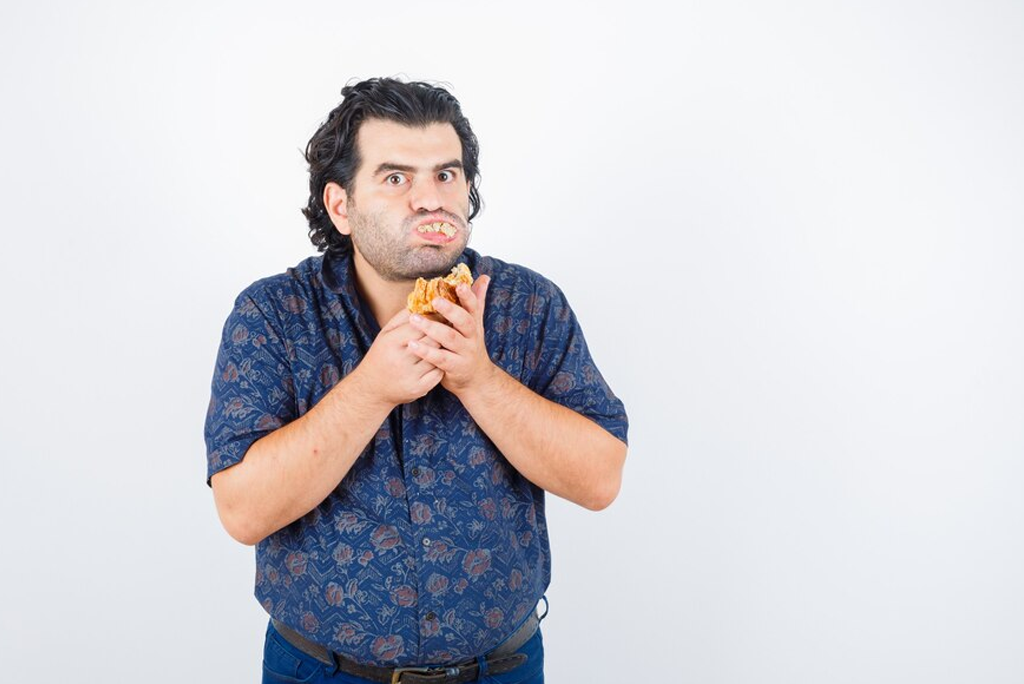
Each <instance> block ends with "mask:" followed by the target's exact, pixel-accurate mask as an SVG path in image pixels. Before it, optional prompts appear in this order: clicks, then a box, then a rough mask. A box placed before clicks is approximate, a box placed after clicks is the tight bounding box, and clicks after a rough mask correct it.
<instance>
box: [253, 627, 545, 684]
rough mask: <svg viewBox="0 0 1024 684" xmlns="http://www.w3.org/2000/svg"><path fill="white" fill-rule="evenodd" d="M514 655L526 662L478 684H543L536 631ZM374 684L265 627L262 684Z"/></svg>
mask: <svg viewBox="0 0 1024 684" xmlns="http://www.w3.org/2000/svg"><path fill="white" fill-rule="evenodd" d="M517 653H523V654H525V655H526V657H527V661H526V662H525V663H523V664H522V665H520V666H519V667H517V668H516V669H514V670H512V671H511V672H506V673H504V674H500V675H491V674H487V675H483V676H482V677H481V678H480V679H479V680H478V681H480V682H482V683H485V684H486V683H491V684H544V641H543V639H542V638H541V635H540V628H538V629H537V633H536V634H534V635H533V636H532V637H531V638H530V640H529V641H527V642H526V643H525V644H523V646H522V648H520V649H519V650H518V651H517ZM320 682H324V683H331V684H375V682H372V681H371V680H369V679H362V678H361V677H355V676H353V675H350V674H346V673H344V672H340V671H339V672H334V668H333V667H331V666H330V665H325V664H323V663H322V662H320V661H319V660H317V659H316V658H314V657H312V656H309V655H306V654H305V653H303V652H302V651H300V650H299V649H297V648H295V647H294V646H292V645H291V644H289V643H288V642H287V641H286V640H285V638H284V637H283V636H281V635H280V634H279V633H278V632H277V630H276V629H274V627H273V625H269V624H268V625H267V640H266V643H265V644H264V646H263V684H300V683H301V684H319V683H320Z"/></svg>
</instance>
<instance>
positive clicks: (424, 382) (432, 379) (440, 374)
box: [420, 368, 444, 393]
mask: <svg viewBox="0 0 1024 684" xmlns="http://www.w3.org/2000/svg"><path fill="white" fill-rule="evenodd" d="M443 379H444V371H443V370H441V369H440V368H434V369H433V370H430V371H427V372H426V373H424V374H423V376H422V377H421V378H420V386H421V387H423V388H424V393H426V392H428V391H430V390H431V389H433V388H434V386H435V385H437V383H439V382H441V380H443Z"/></svg>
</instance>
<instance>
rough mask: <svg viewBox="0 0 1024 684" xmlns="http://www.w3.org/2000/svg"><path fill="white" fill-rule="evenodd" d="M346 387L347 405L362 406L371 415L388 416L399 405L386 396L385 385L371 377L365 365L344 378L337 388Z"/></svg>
mask: <svg viewBox="0 0 1024 684" xmlns="http://www.w3.org/2000/svg"><path fill="white" fill-rule="evenodd" d="M341 386H344V393H345V395H346V397H347V401H346V403H348V404H349V405H350V406H351V405H355V406H361V407H363V408H364V409H365V410H366V411H367V412H370V413H383V414H384V415H387V414H389V413H391V411H392V409H394V408H395V407H396V406H398V403H397V402H395V401H392V400H391V399H390V398H389V397H387V396H385V394H384V389H385V387H384V383H381V382H377V381H376V380H375V379H374V378H372V377H369V374H368V373H367V371H366V369H365V368H363V364H359V365H358V366H356V367H355V368H353V369H352V371H351V372H350V373H349V374H348V375H346V376H345V377H344V378H342V380H341V382H340V383H338V385H337V386H336V387H341Z"/></svg>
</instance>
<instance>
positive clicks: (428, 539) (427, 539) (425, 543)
mask: <svg viewBox="0 0 1024 684" xmlns="http://www.w3.org/2000/svg"><path fill="white" fill-rule="evenodd" d="M423 545H424V546H430V537H424V538H423Z"/></svg>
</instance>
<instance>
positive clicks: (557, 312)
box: [528, 281, 629, 444]
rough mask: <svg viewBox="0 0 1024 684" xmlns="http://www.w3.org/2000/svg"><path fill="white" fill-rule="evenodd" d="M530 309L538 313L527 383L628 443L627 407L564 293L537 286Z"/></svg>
mask: <svg viewBox="0 0 1024 684" xmlns="http://www.w3.org/2000/svg"><path fill="white" fill-rule="evenodd" d="M530 308H532V309H534V311H535V317H534V326H535V327H534V333H535V334H534V336H533V340H534V349H533V354H532V359H530V362H529V364H528V365H530V366H533V371H532V373H531V374H530V376H529V377H530V380H529V387H530V388H531V389H532V390H533V391H535V392H537V393H538V394H540V395H541V396H543V397H544V398H546V399H550V400H551V401H554V402H556V403H558V404H561V405H562V406H565V407H567V408H570V409H572V410H573V411H576V412H577V413H579V414H581V415H583V416H586V417H587V418H589V419H591V420H593V421H594V422H595V423H597V424H598V425H600V426H601V427H603V428H604V429H605V430H607V431H608V432H610V433H611V434H612V435H614V436H615V437H617V438H618V439H620V440H622V441H623V442H626V443H627V444H628V442H627V432H628V429H629V421H628V419H627V417H626V409H625V406H623V404H622V401H620V400H619V398H618V397H616V396H615V394H614V393H613V392H612V390H611V388H610V387H609V386H608V383H607V382H605V380H604V377H603V376H602V375H601V372H600V371H599V370H598V369H597V365H596V364H595V363H594V359H593V358H592V357H591V356H590V350H589V349H588V348H587V341H586V339H585V338H584V337H583V329H582V328H581V327H580V324H579V321H577V320H576V314H575V313H573V310H572V308H571V307H570V306H569V302H568V301H567V300H566V298H565V295H564V294H563V293H562V291H561V290H560V289H559V288H558V287H557V286H556V285H554V284H553V283H551V282H550V281H549V282H546V283H543V284H541V285H538V288H537V291H536V292H535V294H534V298H533V300H532V302H531V303H530Z"/></svg>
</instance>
